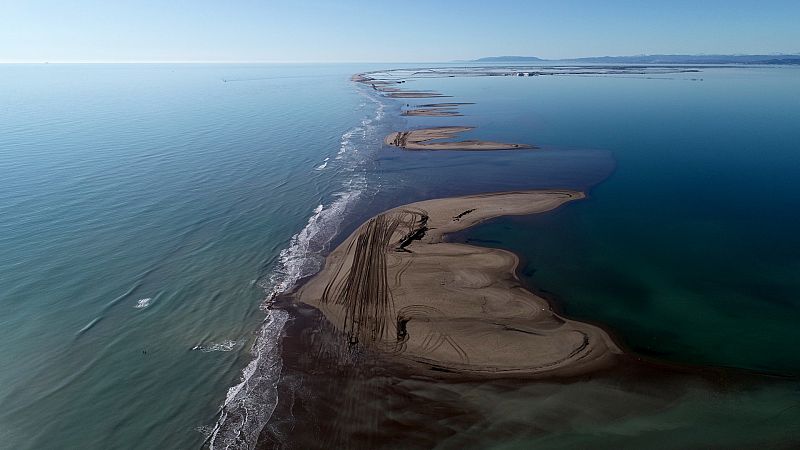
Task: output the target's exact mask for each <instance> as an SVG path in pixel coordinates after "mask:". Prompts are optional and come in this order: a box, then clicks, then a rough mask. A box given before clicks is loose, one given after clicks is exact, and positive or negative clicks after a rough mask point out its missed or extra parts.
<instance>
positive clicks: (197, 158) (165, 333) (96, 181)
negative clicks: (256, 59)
mask: <svg viewBox="0 0 800 450" xmlns="http://www.w3.org/2000/svg"><path fill="white" fill-rule="evenodd" d="M357 69H358V68H357V67H351V66H313V67H312V66H265V65H261V66H225V65H223V66H213V65H211V66H202V65H47V66H45V65H32V66H25V65H17V66H14V65H6V66H0V85H2V86H3V87H2V89H0V105H2V106H0V173H2V177H0V217H2V220H0V279H1V280H2V292H0V311H2V312H0V324H2V325H0V350H1V351H0V368H2V369H0V404H2V406H3V408H2V411H0V442H2V444H0V447H3V448H88V447H91V448H121V447H139V448H191V447H197V446H199V445H200V444H201V443H202V442H203V440H204V439H205V437H206V434H207V433H208V431H209V430H208V429H207V428H203V427H211V426H213V425H214V423H215V420H216V417H215V415H216V413H217V411H218V410H219V407H220V405H221V404H222V403H223V401H224V400H225V398H226V391H227V389H228V387H229V386H232V385H234V384H235V383H237V380H239V377H240V372H241V369H242V368H243V367H244V365H245V364H247V362H248V361H249V360H250V356H249V352H248V349H249V347H250V345H251V344H252V342H253V336H254V335H253V333H254V332H255V330H256V329H257V328H258V327H259V325H260V323H261V321H262V320H264V319H265V315H264V313H262V312H260V311H259V306H260V305H261V303H262V301H263V300H264V299H265V298H266V297H267V296H268V295H269V290H271V289H276V287H280V286H281V285H284V284H289V283H291V282H292V281H293V280H294V279H296V278H297V277H299V276H301V275H304V274H307V272H308V271H312V270H314V268H315V267H316V264H317V263H318V257H316V259H315V254H316V253H318V252H319V251H321V250H322V249H323V248H324V245H325V243H326V242H327V241H328V240H329V239H330V238H331V237H332V235H333V234H334V233H335V232H336V229H337V226H338V223H339V221H340V216H341V215H342V211H343V210H344V208H346V207H348V206H349V205H351V204H355V202H357V201H358V198H359V197H362V196H366V195H367V189H368V187H367V185H366V183H365V180H364V176H363V171H364V168H363V167H362V166H364V164H365V163H364V160H365V155H366V152H368V151H369V149H370V147H369V146H368V145H362V144H361V143H362V142H364V141H365V140H366V139H370V140H371V142H373V141H374V142H378V140H377V139H372V138H373V137H374V136H372V135H371V134H369V133H371V131H370V129H369V126H368V122H369V121H371V120H373V119H374V118H375V115H376V112H377V110H378V105H377V103H376V102H375V101H374V100H372V99H370V98H369V97H366V96H364V95H361V94H359V93H358V91H357V90H356V89H355V87H354V85H353V84H352V83H350V82H349V80H348V77H349V75H350V74H351V73H353V72H355V71H356V70H357ZM223 80H226V81H223ZM337 157H338V158H339V159H337ZM326 158H327V165H325V163H326ZM323 165H325V167H321V166H323ZM323 204H324V205H325V207H326V211H325V212H322V211H320V210H318V209H317V208H318V207H319V206H320V205H323ZM311 217H314V223H313V224H311V225H309V224H308V220H309V218H311ZM303 229H304V230H305V232H304V234H302V235H299V236H297V237H295V239H294V240H292V237H293V236H294V235H295V234H297V233H298V232H299V231H300V230H303ZM281 251H284V255H283V256H282V255H281ZM265 291H267V292H265ZM204 433H205V434H204ZM134 443H135V444H134Z"/></svg>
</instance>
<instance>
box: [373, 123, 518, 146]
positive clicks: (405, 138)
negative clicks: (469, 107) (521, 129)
mask: <svg viewBox="0 0 800 450" xmlns="http://www.w3.org/2000/svg"><path fill="white" fill-rule="evenodd" d="M473 128H474V127H433V128H424V129H421V130H412V131H397V132H394V133H391V134H389V135H388V136H386V138H384V140H383V141H384V143H385V144H386V145H392V146H395V147H400V148H404V149H406V150H468V151H469V150H471V151H487V150H519V149H530V148H534V147H533V146H531V145H527V144H514V143H508V142H492V141H478V140H466V141H453V142H430V141H433V140H437V139H451V138H453V137H454V136H455V135H456V134H458V133H462V132H464V131H469V130H472V129H473Z"/></svg>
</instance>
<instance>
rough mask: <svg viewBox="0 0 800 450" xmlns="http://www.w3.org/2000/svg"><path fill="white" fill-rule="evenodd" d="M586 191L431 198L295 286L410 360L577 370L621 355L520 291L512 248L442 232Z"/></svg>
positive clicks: (485, 369)
mask: <svg viewBox="0 0 800 450" xmlns="http://www.w3.org/2000/svg"><path fill="white" fill-rule="evenodd" d="M581 198H584V194H583V193H581V192H576V191H562V190H537V191H521V192H505V193H494V194H483V195H472V196H465V197H455V198H445V199H437V200H427V201H422V202H417V203H412V204H409V205H405V206H401V207H398V208H394V209H391V210H389V211H386V212H384V213H382V214H379V215H377V216H375V217H373V218H372V219H370V220H368V221H367V222H365V223H364V224H363V225H361V226H360V227H359V228H358V229H357V230H356V231H355V232H353V234H352V235H350V236H349V237H348V238H347V239H346V240H345V241H344V242H343V243H342V244H341V245H340V246H339V247H337V248H336V249H335V250H334V251H333V252H331V254H330V256H328V259H327V261H326V264H325V267H324V269H323V270H322V271H321V272H320V273H319V274H317V275H316V276H315V277H313V278H312V279H311V280H310V281H309V282H308V283H307V284H305V285H304V286H303V287H302V288H300V289H299V291H298V292H297V293H296V294H295V295H296V299H297V300H299V301H301V302H304V303H307V304H310V305H312V306H315V307H316V308H318V309H319V310H320V311H322V312H323V314H324V315H325V316H326V317H327V319H328V320H329V321H330V322H331V323H332V324H333V325H334V326H335V327H336V328H337V329H339V330H340V331H342V334H343V336H345V337H344V338H345V339H348V340H349V342H350V344H352V345H367V346H370V347H373V348H377V349H379V350H382V351H384V352H386V353H388V354H390V355H393V356H395V357H396V358H398V359H399V360H400V361H403V362H406V363H409V364H410V365H411V367H416V368H419V369H422V370H424V371H425V372H426V373H428V371H430V370H436V371H437V373H442V371H445V372H449V373H450V375H451V376H452V375H463V376H510V375H513V376H533V377H535V376H558V375H576V374H581V373H586V372H590V371H593V370H597V369H599V368H604V367H607V366H609V365H610V364H612V363H613V361H614V360H615V355H617V354H619V353H621V351H620V350H619V348H618V347H617V346H616V345H615V344H614V342H613V341H612V340H611V338H610V337H609V336H608V335H607V334H606V333H605V332H604V331H603V330H601V329H600V328H598V327H595V326H593V325H590V324H586V323H582V322H578V321H574V320H569V319H565V318H563V317H561V316H559V315H558V314H556V313H555V312H553V311H552V310H551V308H550V305H549V304H548V302H547V301H546V300H545V299H543V298H542V297H539V296H537V295H535V294H533V293H532V292H530V291H528V290H526V289H524V288H523V287H522V286H521V285H520V282H519V280H518V278H517V277H516V274H515V269H516V267H517V264H518V259H517V257H516V256H515V255H514V254H513V253H510V252H508V251H505V250H499V249H492V248H485V247H476V246H472V245H466V244H459V243H449V242H443V238H444V236H445V235H447V234H448V233H453V232H456V231H460V230H463V229H466V228H468V227H470V226H472V225H474V224H476V223H479V222H482V221H485V220H487V219H490V218H493V217H498V216H504V215H523V214H533V213H539V212H544V211H549V210H552V209H555V208H557V207H559V206H561V205H562V204H564V203H566V202H569V201H572V200H577V199H581Z"/></svg>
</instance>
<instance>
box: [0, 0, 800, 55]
mask: <svg viewBox="0 0 800 450" xmlns="http://www.w3.org/2000/svg"><path fill="white" fill-rule="evenodd" d="M598 3H599V2H594V1H588V0H565V1H558V2H554V1H522V0H497V1H494V2H484V1H475V0H460V1H454V0H445V1H438V2H436V3H433V2H428V1H422V0H405V1H392V2H385V1H380V0H378V1H374V2H358V1H355V0H341V1H337V2H325V1H320V0H310V1H293V2H287V1H257V0H243V1H238V2H235V3H234V2H221V1H212V0H195V1H191V0H176V1H173V2H160V1H154V0H144V1H121V2H102V1H97V0H76V1H73V2H61V1H56V0H29V1H24V2H5V3H4V4H3V5H2V6H0V62H44V61H49V62H135V61H142V62H156V61H185V62H192V61H197V62H200V61H215V62H237V61H253V62H390V61H392V62H399V61H405V62H434V61H451V60H466V59H474V58H479V57H484V56H497V55H526V56H538V57H542V58H550V59H557V58H569V57H586V56H602V55H615V56H616V55H637V54H775V53H800V27H798V26H797V24H798V23H800V2H797V1H792V0H764V1H761V2H757V3H754V2H750V1H745V0H728V1H720V0H709V1H705V2H702V3H700V2H696V1H687V0H675V1H671V2H649V1H626V0H612V1H609V2H602V4H598Z"/></svg>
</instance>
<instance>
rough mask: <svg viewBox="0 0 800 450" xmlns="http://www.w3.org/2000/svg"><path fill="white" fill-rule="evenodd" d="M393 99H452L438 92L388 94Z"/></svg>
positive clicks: (398, 92) (397, 92)
mask: <svg viewBox="0 0 800 450" xmlns="http://www.w3.org/2000/svg"><path fill="white" fill-rule="evenodd" d="M386 96H387V97H391V98H436V97H450V96H449V95H444V94H440V93H438V92H424V91H396V92H389V93H388V94H386Z"/></svg>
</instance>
